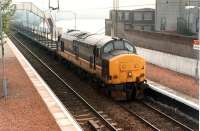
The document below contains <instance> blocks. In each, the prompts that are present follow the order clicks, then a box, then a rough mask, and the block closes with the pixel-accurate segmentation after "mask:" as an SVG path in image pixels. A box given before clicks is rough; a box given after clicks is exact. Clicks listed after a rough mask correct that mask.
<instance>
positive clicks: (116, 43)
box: [114, 41, 124, 50]
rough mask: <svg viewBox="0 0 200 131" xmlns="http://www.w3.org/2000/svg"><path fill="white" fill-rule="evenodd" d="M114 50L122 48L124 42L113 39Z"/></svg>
mask: <svg viewBox="0 0 200 131" xmlns="http://www.w3.org/2000/svg"><path fill="white" fill-rule="evenodd" d="M114 46H115V50H123V49H124V43H123V42H122V41H115V45H114Z"/></svg>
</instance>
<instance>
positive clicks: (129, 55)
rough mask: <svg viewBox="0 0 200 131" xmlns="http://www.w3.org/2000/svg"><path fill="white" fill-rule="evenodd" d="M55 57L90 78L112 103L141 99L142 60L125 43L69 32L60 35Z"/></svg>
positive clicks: (73, 31) (107, 37)
mask: <svg viewBox="0 0 200 131" xmlns="http://www.w3.org/2000/svg"><path fill="white" fill-rule="evenodd" d="M57 53H58V54H59V55H60V56H61V57H62V58H64V59H65V60H67V61H68V62H70V63H73V64H74V65H76V66H78V67H79V68H81V69H82V70H84V71H86V72H88V73H89V74H91V76H93V77H94V78H96V79H97V80H98V81H99V82H101V84H103V85H104V87H105V89H106V91H107V92H108V93H109V94H111V95H112V96H113V97H114V98H115V99H118V100H121V99H124V98H126V99H130V98H132V97H141V96H142V95H143V87H145V85H146V84H145V83H146V81H145V60H144V58H143V57H141V56H139V55H137V53H136V48H135V46H134V44H130V43H129V42H128V41H127V40H125V39H121V38H112V37H110V36H105V35H98V34H90V33H88V32H81V31H77V30H69V31H67V32H66V33H64V34H62V37H61V38H60V41H59V42H58V50H57Z"/></svg>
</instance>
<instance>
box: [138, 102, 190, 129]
mask: <svg viewBox="0 0 200 131" xmlns="http://www.w3.org/2000/svg"><path fill="white" fill-rule="evenodd" d="M142 103H143V104H144V105H145V106H147V107H148V108H151V109H152V110H154V111H156V112H158V113H159V114H161V115H163V116H165V117H167V118H168V119H170V120H172V121H174V122H175V123H177V124H178V125H180V126H182V127H184V128H186V129H187V130H189V131H193V129H191V128H190V127H188V126H186V125H184V124H183V123H181V122H179V121H177V120H176V119H174V118H172V117H171V116H169V115H167V114H166V113H164V112H162V111H160V110H159V109H156V108H155V107H153V106H151V105H150V104H147V103H145V102H142Z"/></svg>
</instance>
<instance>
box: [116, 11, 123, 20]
mask: <svg viewBox="0 0 200 131" xmlns="http://www.w3.org/2000/svg"><path fill="white" fill-rule="evenodd" d="M122 13H123V12H118V14H117V15H118V20H119V21H122V20H123V18H122V16H123V14H122Z"/></svg>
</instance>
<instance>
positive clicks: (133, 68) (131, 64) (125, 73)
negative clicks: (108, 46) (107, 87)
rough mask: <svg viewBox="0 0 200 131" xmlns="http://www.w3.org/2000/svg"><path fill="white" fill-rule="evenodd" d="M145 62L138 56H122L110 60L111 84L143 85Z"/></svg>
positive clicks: (109, 81)
mask: <svg viewBox="0 0 200 131" xmlns="http://www.w3.org/2000/svg"><path fill="white" fill-rule="evenodd" d="M144 80H145V60H144V59H143V58H142V57H141V56H138V55H136V54H122V55H118V56H116V57H113V58H112V59H110V60H109V80H108V83H109V84H122V83H124V84H126V83H138V84H139V83H142V82H144Z"/></svg>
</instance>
